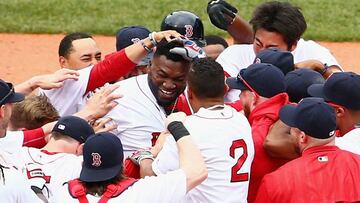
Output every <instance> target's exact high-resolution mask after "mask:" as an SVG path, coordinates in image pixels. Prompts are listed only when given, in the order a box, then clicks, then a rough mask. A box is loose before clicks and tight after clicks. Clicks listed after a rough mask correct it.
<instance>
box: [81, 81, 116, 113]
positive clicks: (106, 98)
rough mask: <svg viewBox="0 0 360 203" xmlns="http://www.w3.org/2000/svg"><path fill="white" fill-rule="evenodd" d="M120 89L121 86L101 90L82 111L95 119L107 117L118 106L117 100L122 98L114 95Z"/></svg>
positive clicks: (110, 86) (105, 87)
mask: <svg viewBox="0 0 360 203" xmlns="http://www.w3.org/2000/svg"><path fill="white" fill-rule="evenodd" d="M119 87H120V86H119V85H108V86H104V87H102V88H100V89H99V91H97V92H96V93H95V94H94V95H93V96H92V97H90V99H89V100H88V102H87V104H86V105H85V107H84V109H83V110H82V111H86V112H87V113H88V114H91V115H92V116H93V119H98V118H101V117H103V116H105V115H106V114H107V113H108V112H109V111H110V110H112V109H113V108H114V107H115V106H116V105H117V104H118V103H117V102H116V101H115V100H116V99H119V98H121V97H122V95H119V94H114V93H113V92H114V91H115V90H116V89H117V88H119Z"/></svg>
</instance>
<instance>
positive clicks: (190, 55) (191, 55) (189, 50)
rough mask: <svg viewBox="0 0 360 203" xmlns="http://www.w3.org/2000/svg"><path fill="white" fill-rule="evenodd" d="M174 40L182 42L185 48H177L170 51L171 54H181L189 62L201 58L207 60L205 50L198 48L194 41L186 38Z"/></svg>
mask: <svg viewBox="0 0 360 203" xmlns="http://www.w3.org/2000/svg"><path fill="white" fill-rule="evenodd" d="M173 40H178V41H180V42H181V43H182V44H183V45H184V47H175V48H172V49H170V52H171V53H174V54H179V55H181V56H182V57H183V58H184V59H186V60H188V61H194V60H196V59H199V58H205V57H206V54H205V52H204V50H203V49H202V48H201V47H199V46H197V45H196V43H195V42H194V41H191V40H189V39H187V38H185V37H180V38H176V39H173Z"/></svg>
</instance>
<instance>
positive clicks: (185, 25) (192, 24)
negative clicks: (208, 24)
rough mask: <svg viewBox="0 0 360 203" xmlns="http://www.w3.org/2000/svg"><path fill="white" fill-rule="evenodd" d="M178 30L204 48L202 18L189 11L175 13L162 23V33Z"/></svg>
mask: <svg viewBox="0 0 360 203" xmlns="http://www.w3.org/2000/svg"><path fill="white" fill-rule="evenodd" d="M164 30H176V31H177V32H178V33H180V34H182V35H184V36H185V37H187V38H189V39H190V40H192V41H194V42H196V44H197V45H198V46H200V47H204V46H205V45H206V42H205V40H204V26H203V23H202V21H201V20H200V18H199V17H198V16H197V15H195V14H193V13H191V12H189V11H175V12H172V13H170V14H169V15H167V16H166V17H165V18H164V19H163V21H162V23H161V31H164Z"/></svg>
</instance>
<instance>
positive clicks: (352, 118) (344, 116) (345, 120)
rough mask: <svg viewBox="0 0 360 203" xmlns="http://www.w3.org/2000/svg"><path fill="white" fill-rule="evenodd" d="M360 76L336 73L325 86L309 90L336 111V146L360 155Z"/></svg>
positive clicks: (313, 87)
mask: <svg viewBox="0 0 360 203" xmlns="http://www.w3.org/2000/svg"><path fill="white" fill-rule="evenodd" d="M358 87H360V76H359V75H358V74H356V73H353V72H343V73H334V74H333V75H332V76H331V77H330V78H329V79H328V80H326V82H325V84H319V85H312V86H310V87H309V88H308V93H309V94H310V95H311V96H317V97H322V98H324V99H325V100H326V101H327V102H328V103H329V104H330V105H331V106H333V107H334V108H335V109H336V119H337V128H338V130H339V131H338V132H339V137H337V138H336V139H335V144H336V146H338V147H340V148H341V149H343V150H347V151H350V152H353V153H356V154H360V145H359V143H358V140H359V135H360V130H359V123H360V116H359V111H360V102H359V101H360V94H359V92H358V91H356V90H357V89H358Z"/></svg>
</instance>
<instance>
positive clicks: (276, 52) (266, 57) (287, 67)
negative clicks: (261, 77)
mask: <svg viewBox="0 0 360 203" xmlns="http://www.w3.org/2000/svg"><path fill="white" fill-rule="evenodd" d="M254 63H270V64H272V65H274V66H276V67H278V68H279V69H280V70H281V71H282V72H283V73H284V75H286V74H287V73H288V72H290V71H293V70H294V56H293V55H292V53H291V52H289V51H282V50H280V49H277V48H268V49H264V50H262V51H261V52H259V53H258V54H257V55H256V57H255V60H254Z"/></svg>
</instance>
